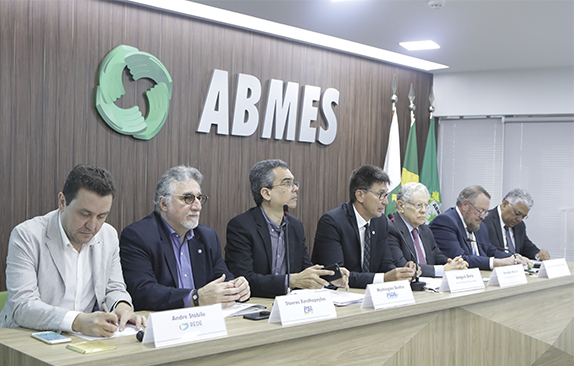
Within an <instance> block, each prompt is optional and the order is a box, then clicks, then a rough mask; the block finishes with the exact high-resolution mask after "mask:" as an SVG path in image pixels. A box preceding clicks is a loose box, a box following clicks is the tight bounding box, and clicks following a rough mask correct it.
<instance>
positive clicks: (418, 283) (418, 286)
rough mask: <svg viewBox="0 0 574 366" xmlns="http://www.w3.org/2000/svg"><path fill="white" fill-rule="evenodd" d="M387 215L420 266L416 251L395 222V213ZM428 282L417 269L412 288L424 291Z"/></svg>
mask: <svg viewBox="0 0 574 366" xmlns="http://www.w3.org/2000/svg"><path fill="white" fill-rule="evenodd" d="M387 216H388V218H389V220H391V222H392V223H393V225H394V226H395V229H397V232H398V233H399V235H400V236H401V239H402V242H403V243H404V246H405V247H406V248H407V250H408V251H409V253H410V255H411V257H412V258H414V259H415V261H414V262H415V264H416V266H417V268H418V267H419V261H418V260H417V256H416V254H415V253H413V251H412V250H411V248H410V247H409V246H408V245H407V240H406V239H405V237H404V236H403V233H402V232H401V231H400V230H399V228H398V227H397V224H395V218H394V217H393V214H388V215H387ZM426 284H427V283H426V282H422V281H419V276H418V275H417V271H416V270H415V280H414V281H413V282H411V290H413V291H424V287H425V286H426Z"/></svg>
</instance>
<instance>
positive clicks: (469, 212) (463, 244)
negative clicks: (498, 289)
mask: <svg viewBox="0 0 574 366" xmlns="http://www.w3.org/2000/svg"><path fill="white" fill-rule="evenodd" d="M489 206H490V194H489V193H488V192H487V191H486V190H485V189H484V188H482V187H481V186H470V187H466V188H465V189H463V190H462V191H461V192H460V194H459V195H458V198H457V200H456V207H451V208H449V209H448V210H446V211H445V212H443V213H442V214H440V215H438V216H437V217H435V219H434V220H432V222H431V223H430V225H429V226H430V228H431V230H432V232H433V235H434V238H435V240H436V243H437V245H438V247H439V249H440V250H441V251H442V252H443V253H444V254H445V255H446V256H448V257H450V258H454V257H457V256H459V255H461V256H462V258H463V259H464V260H465V261H467V262H468V266H469V267H470V268H475V267H478V268H479V269H481V270H486V271H489V270H492V269H493V268H494V267H499V266H507V265H513V264H528V263H529V261H528V258H524V257H522V256H521V255H515V256H513V255H512V254H510V253H505V252H503V251H501V250H498V249H496V247H494V246H493V245H492V244H490V241H489V239H488V228H487V227H486V225H484V223H483V222H482V220H484V218H485V216H486V213H487V212H488V208H489Z"/></svg>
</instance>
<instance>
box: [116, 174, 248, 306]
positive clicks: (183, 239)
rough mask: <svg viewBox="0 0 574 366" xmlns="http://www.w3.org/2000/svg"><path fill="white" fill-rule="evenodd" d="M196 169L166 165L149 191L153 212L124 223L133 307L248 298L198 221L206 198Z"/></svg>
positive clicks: (125, 263)
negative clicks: (152, 198)
mask: <svg viewBox="0 0 574 366" xmlns="http://www.w3.org/2000/svg"><path fill="white" fill-rule="evenodd" d="M202 180H203V176H202V175H201V173H200V172H199V171H198V170H197V169H195V168H191V167H187V166H178V167H174V168H171V169H169V170H168V171H167V172H165V173H164V174H163V175H162V177H161V178H160V180H159V182H158V185H157V189H156V193H155V200H154V204H155V211H154V212H152V213H151V214H150V215H148V216H147V217H145V218H144V219H142V220H140V221H137V222H135V223H133V224H131V225H129V226H128V227H126V228H125V229H124V230H123V232H122V234H121V237H120V255H121V260H122V267H123V271H124V278H125V281H126V284H127V287H128V291H129V292H130V294H131V295H132V297H133V302H134V305H135V308H136V310H156V311H157V310H167V309H176V308H182V307H189V306H200V305H201V306H202V305H211V304H216V303H221V304H222V305H223V306H231V305H233V304H234V303H235V301H245V300H247V299H249V296H250V289H249V283H248V282H247V281H246V280H245V278H243V277H238V278H235V279H234V277H233V275H232V274H231V273H230V272H229V270H228V269H227V267H226V266H225V262H224V261H223V258H222V257H221V246H220V244H219V238H218V236H217V234H216V233H215V231H214V230H213V229H210V228H208V227H206V226H203V225H199V214H200V212H201V208H202V206H203V205H204V204H205V203H206V202H207V196H206V195H204V194H202V193H201V186H200V184H201V181H202Z"/></svg>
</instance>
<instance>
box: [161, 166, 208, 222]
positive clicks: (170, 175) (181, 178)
mask: <svg viewBox="0 0 574 366" xmlns="http://www.w3.org/2000/svg"><path fill="white" fill-rule="evenodd" d="M190 179H193V180H195V181H196V182H197V184H199V185H201V182H202V181H203V175H201V173H200V172H199V170H197V169H195V168H192V167H190V166H185V165H180V166H176V167H173V168H171V169H169V170H168V171H167V172H165V173H163V175H162V176H161V178H159V182H157V188H156V189H155V197H154V200H153V204H154V210H155V212H157V213H158V214H159V213H161V207H160V206H159V198H160V197H164V199H163V201H164V202H165V203H166V204H168V205H170V204H171V195H172V194H173V193H174V191H175V188H174V186H173V182H176V181H177V182H180V183H186V182H188V181H189V180H190Z"/></svg>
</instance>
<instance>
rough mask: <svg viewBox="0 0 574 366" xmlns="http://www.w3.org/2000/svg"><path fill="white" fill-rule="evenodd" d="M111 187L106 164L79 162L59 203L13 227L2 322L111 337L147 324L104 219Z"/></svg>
mask: <svg viewBox="0 0 574 366" xmlns="http://www.w3.org/2000/svg"><path fill="white" fill-rule="evenodd" d="M115 191H116V187H115V183H114V180H113V178H112V176H111V174H110V173H109V172H108V171H107V170H105V169H103V168H100V167H95V166H88V165H78V166H76V167H75V168H74V169H73V170H72V171H71V172H70V174H69V175H68V179H67V180H66V183H65V184H64V189H63V190H62V192H60V193H59V194H58V209H57V210H55V211H52V212H49V213H48V214H46V215H44V216H38V217H35V218H33V219H31V220H28V221H25V222H23V223H21V224H19V225H18V226H16V227H15V228H14V230H12V233H11V235H10V242H9V246H8V257H7V259H6V287H7V288H8V300H7V301H6V305H5V307H4V309H3V310H2V313H0V327H12V326H21V327H25V328H31V329H39V330H54V331H59V330H62V331H67V332H72V331H73V332H80V333H83V334H86V335H91V336H100V337H102V336H103V337H109V336H112V335H113V334H114V333H115V332H116V330H118V328H119V330H120V331H122V330H123V329H124V327H125V325H126V323H127V322H130V323H133V324H135V325H136V328H138V329H139V328H140V327H141V326H145V324H146V319H145V317H142V316H139V315H136V314H134V312H133V307H132V305H131V297H130V295H129V294H128V293H127V291H126V286H125V284H124V280H123V275H122V268H121V265H120V256H119V246H118V235H117V232H116V230H115V229H114V228H113V227H112V226H111V225H109V224H107V223H105V221H106V218H107V216H108V213H109V212H110V209H111V207H112V200H113V196H114V194H115ZM96 310H99V311H96ZM108 310H109V311H111V312H108Z"/></svg>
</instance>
